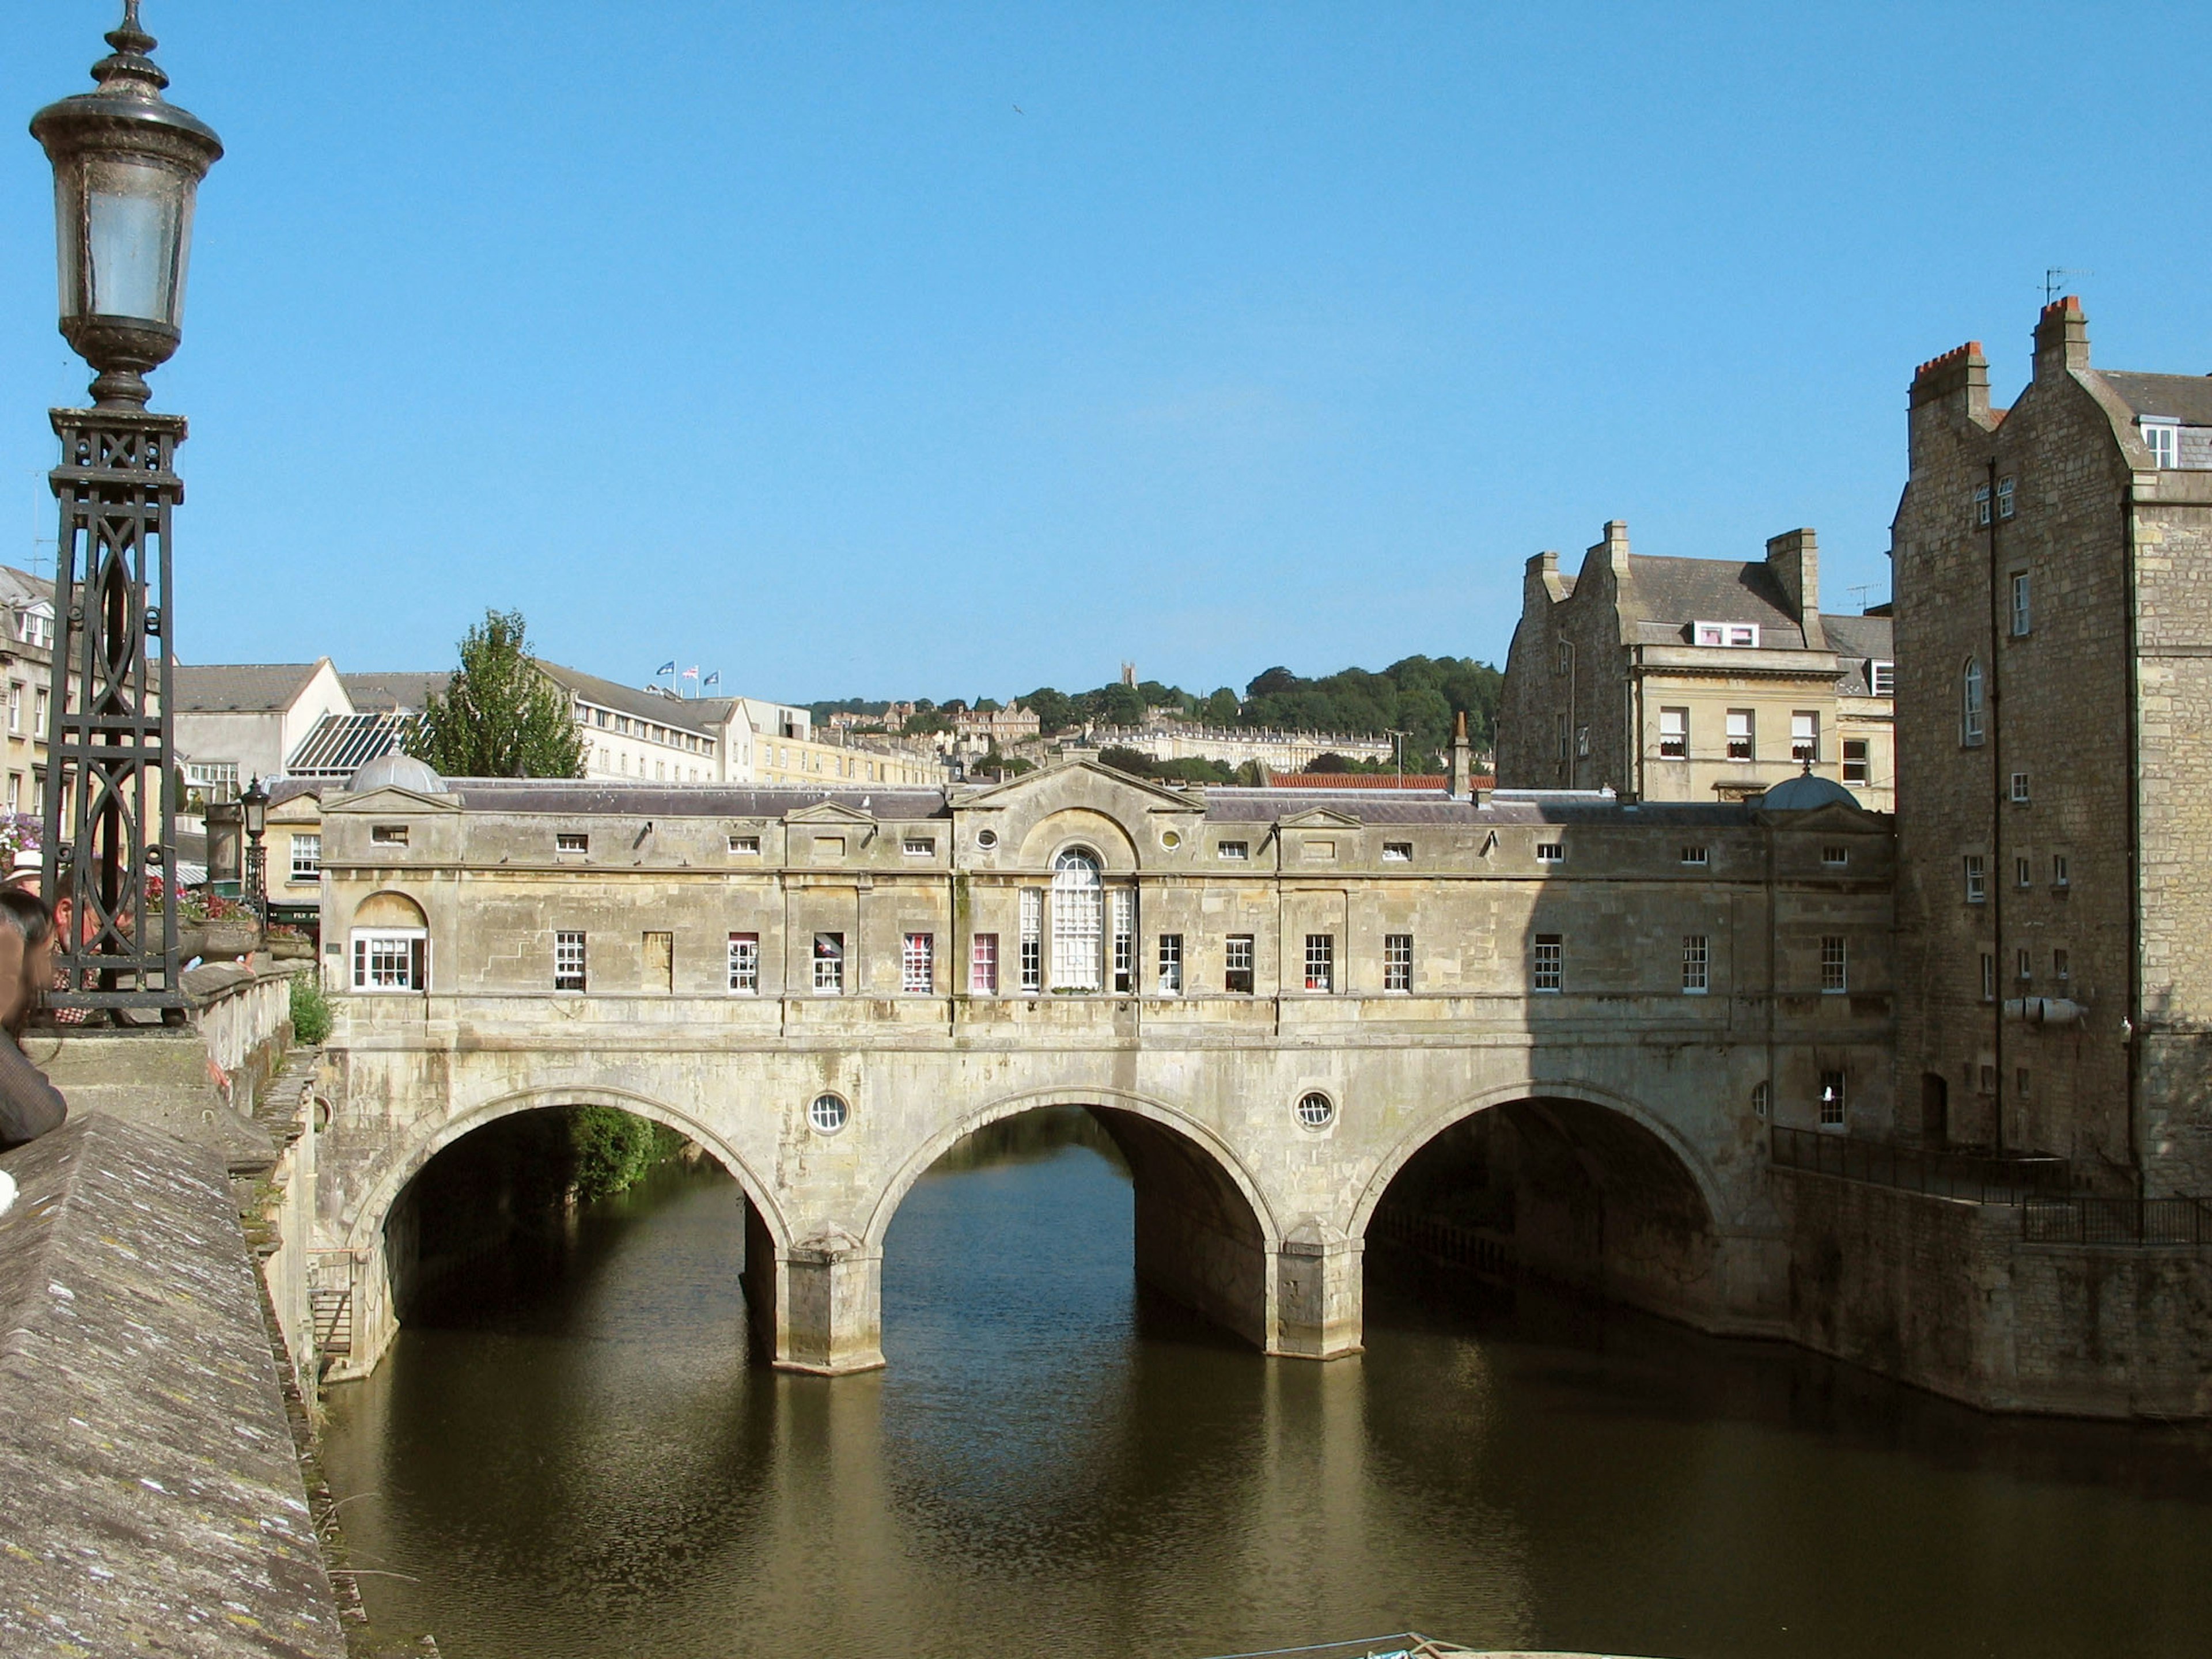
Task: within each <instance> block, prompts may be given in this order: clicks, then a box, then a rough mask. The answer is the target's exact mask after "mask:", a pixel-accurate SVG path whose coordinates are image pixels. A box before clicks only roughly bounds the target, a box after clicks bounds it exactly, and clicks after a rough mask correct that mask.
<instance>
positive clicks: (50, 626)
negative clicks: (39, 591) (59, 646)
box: [15, 599, 54, 647]
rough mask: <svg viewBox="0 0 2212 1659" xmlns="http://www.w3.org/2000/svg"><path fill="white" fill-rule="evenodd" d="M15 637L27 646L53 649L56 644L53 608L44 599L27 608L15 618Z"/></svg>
mask: <svg viewBox="0 0 2212 1659" xmlns="http://www.w3.org/2000/svg"><path fill="white" fill-rule="evenodd" d="M15 637H16V639H17V640H19V641H21V642H22V643H23V644H25V645H35V646H41V647H51V646H52V644H53V642H54V612H53V607H52V605H48V604H46V601H45V600H43V599H41V600H40V602H39V603H38V604H36V605H27V606H25V607H24V609H23V611H22V612H21V614H20V615H19V616H18V617H16V618H15Z"/></svg>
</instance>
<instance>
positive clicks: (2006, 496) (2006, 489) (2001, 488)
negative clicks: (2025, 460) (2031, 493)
mask: <svg viewBox="0 0 2212 1659" xmlns="http://www.w3.org/2000/svg"><path fill="white" fill-rule="evenodd" d="M2018 494H2019V492H2018V491H2017V490H2015V489H2014V488H2013V481H2012V480H2011V479H2010V478H1999V479H1998V480H1997V517H1999V518H2000V519H2009V518H2010V517H2012V515H2013V502H2014V499H2015V496H2016V495H2018Z"/></svg>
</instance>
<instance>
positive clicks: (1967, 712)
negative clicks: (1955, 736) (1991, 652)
mask: <svg viewBox="0 0 2212 1659" xmlns="http://www.w3.org/2000/svg"><path fill="white" fill-rule="evenodd" d="M1988 712H1989V706H1988V703H1987V702H1986V700H1985V698H1984V693H1983V680H1982V664H1981V659H1979V658H1978V657H1969V658H1967V659H1966V666H1965V667H1964V668H1961V669H1960V671H1959V742H1960V745H1961V746H1962V747H1965V748H1968V749H1978V748H1980V747H1981V745H1982V739H1983V738H1984V735H1985V734H1986V732H1987V730H1988V723H1987V722H1988Z"/></svg>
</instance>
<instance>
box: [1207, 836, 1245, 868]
mask: <svg viewBox="0 0 2212 1659" xmlns="http://www.w3.org/2000/svg"><path fill="white" fill-rule="evenodd" d="M1213 856H1214V857H1216V858H1218V859H1228V860H1231V862H1233V863H1242V862H1245V861H1248V860H1250V858H1251V856H1252V843H1251V842H1249V841H1224V842H1215V843H1214V848H1213Z"/></svg>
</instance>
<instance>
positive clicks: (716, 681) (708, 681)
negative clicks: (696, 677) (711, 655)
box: [699, 668, 722, 685]
mask: <svg viewBox="0 0 2212 1659" xmlns="http://www.w3.org/2000/svg"><path fill="white" fill-rule="evenodd" d="M721 683H722V671H721V670H720V669H719V668H717V669H716V670H715V671H714V672H713V673H711V674H709V675H708V676H707V678H705V679H703V680H702V681H700V682H699V684H702V685H720V684H721Z"/></svg>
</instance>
